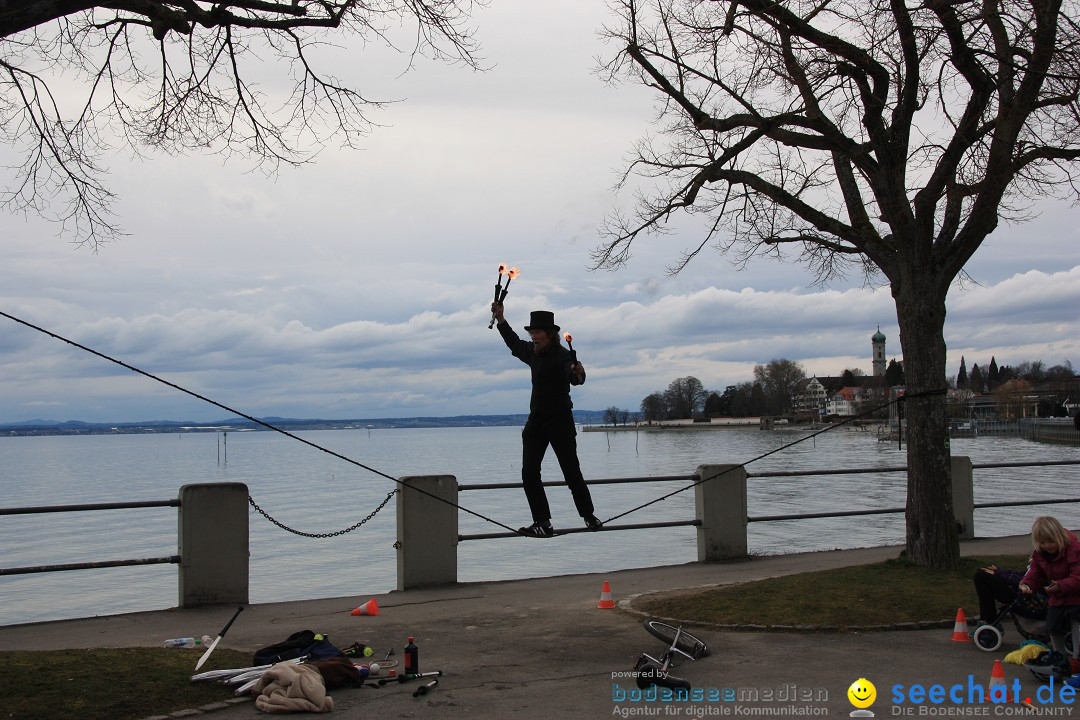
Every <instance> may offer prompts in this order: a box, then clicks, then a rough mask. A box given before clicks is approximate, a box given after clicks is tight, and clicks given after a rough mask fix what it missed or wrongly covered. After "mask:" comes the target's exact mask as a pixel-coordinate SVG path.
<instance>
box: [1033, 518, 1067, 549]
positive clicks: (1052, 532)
mask: <svg viewBox="0 0 1080 720" xmlns="http://www.w3.org/2000/svg"><path fill="white" fill-rule="evenodd" d="M1070 542H1072V538H1071V537H1069V532H1068V531H1067V530H1066V529H1065V528H1064V527H1062V526H1061V523H1060V522H1058V520H1057V518H1055V517H1051V516H1050V515H1043V516H1041V517H1037V518H1035V522H1034V523H1032V525H1031V544H1032V545H1034V546H1035V548H1036V549H1038V547H1039V544H1040V543H1056V544H1057V546H1058V550H1059V551H1060V550H1064V549H1065V547H1066V546H1068V544H1069V543H1070Z"/></svg>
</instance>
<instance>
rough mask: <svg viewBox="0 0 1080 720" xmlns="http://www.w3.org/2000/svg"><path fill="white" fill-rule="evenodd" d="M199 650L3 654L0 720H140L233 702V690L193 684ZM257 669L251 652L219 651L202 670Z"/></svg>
mask: <svg viewBox="0 0 1080 720" xmlns="http://www.w3.org/2000/svg"><path fill="white" fill-rule="evenodd" d="M201 655H202V651H199V652H185V651H184V650H170V649H165V648H119V649H96V650H63V651H34V652H31V651H5V652H0V668H2V669H3V670H2V672H0V697H2V698H3V699H4V705H3V707H2V708H0V718H55V719H56V720H139V719H140V718H145V717H149V716H151V715H167V714H169V713H171V712H174V711H176V710H184V709H187V708H197V707H199V706H201V705H206V704H208V703H213V702H222V701H224V700H228V699H229V698H231V697H234V695H233V688H231V687H229V686H227V685H223V684H220V683H216V682H199V683H193V682H191V676H192V675H193V674H194V669H195V663H196V661H197V660H198V659H199V657H200V656H201ZM249 665H251V654H250V653H242V652H238V651H236V650H227V649H225V648H218V649H216V650H214V654H213V656H211V658H210V660H209V661H208V662H207V664H206V665H204V666H203V667H202V668H200V672H202V671H205V670H216V669H222V668H232V667H247V666H249Z"/></svg>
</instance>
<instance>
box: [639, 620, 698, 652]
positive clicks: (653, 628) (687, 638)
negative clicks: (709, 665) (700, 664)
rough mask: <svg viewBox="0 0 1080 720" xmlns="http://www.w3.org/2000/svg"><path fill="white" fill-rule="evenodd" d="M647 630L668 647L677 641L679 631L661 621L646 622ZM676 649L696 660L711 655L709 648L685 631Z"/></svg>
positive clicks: (681, 634)
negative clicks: (676, 635)
mask: <svg viewBox="0 0 1080 720" xmlns="http://www.w3.org/2000/svg"><path fill="white" fill-rule="evenodd" d="M645 629H646V630H648V631H649V634H650V635H652V636H653V637H654V638H656V639H657V640H660V641H662V642H663V643H664V644H665V645H667V646H668V647H671V643H672V642H674V641H675V633H676V632H678V630H679V629H678V628H677V627H675V626H674V625H668V624H667V623H663V622H660V621H659V620H646V621H645ZM675 647H676V649H678V650H681V651H682V652H684V653H686V654H687V655H689V656H690V657H692V658H694V659H695V660H700V659H701V658H703V657H707V656H708V654H709V646H708V645H706V644H705V643H704V642H702V641H701V640H700V639H699V638H696V637H694V636H693V635H691V634H690V633H688V632H686V631H685V630H683V631H682V632H680V633H679V642H678V643H677V644H676V645H675Z"/></svg>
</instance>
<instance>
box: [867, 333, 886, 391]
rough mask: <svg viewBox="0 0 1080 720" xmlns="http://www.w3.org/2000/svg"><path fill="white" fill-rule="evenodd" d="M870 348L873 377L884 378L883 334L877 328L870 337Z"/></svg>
mask: <svg viewBox="0 0 1080 720" xmlns="http://www.w3.org/2000/svg"><path fill="white" fill-rule="evenodd" d="M870 347H871V349H872V350H873V353H874V355H873V357H874V377H882V378H883V377H885V334H884V333H883V332H881V326H880V325H879V326H878V329H877V332H876V333H874V334H873V335H871V336H870Z"/></svg>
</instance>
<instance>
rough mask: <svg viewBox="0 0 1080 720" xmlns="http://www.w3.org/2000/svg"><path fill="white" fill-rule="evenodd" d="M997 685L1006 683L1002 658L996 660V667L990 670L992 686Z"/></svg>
mask: <svg viewBox="0 0 1080 720" xmlns="http://www.w3.org/2000/svg"><path fill="white" fill-rule="evenodd" d="M995 685H1005V668H1004V666H1002V664H1001V661H1000V660H995V661H994V669H993V670H991V671H990V688H991V690H992V689H993V687H994V686H995Z"/></svg>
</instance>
